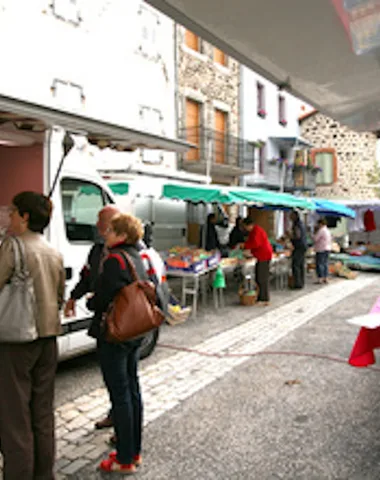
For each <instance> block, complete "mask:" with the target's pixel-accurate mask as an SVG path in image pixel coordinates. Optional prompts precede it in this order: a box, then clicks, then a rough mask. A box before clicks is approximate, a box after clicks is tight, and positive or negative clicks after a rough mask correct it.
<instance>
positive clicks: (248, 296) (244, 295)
mask: <svg viewBox="0 0 380 480" xmlns="http://www.w3.org/2000/svg"><path fill="white" fill-rule="evenodd" d="M258 295H259V287H258V286H257V285H256V288H255V290H254V293H251V292H247V291H245V290H244V287H243V286H241V287H240V288H239V298H240V305H244V306H246V307H251V306H252V305H254V304H255V303H256V302H257V297H258Z"/></svg>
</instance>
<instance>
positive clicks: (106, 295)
mask: <svg viewBox="0 0 380 480" xmlns="http://www.w3.org/2000/svg"><path fill="white" fill-rule="evenodd" d="M120 250H123V251H125V252H127V253H128V254H129V256H130V257H131V259H132V261H133V263H134V265H135V268H136V271H137V275H138V276H139V278H140V279H141V280H148V276H147V274H146V271H145V268H144V264H143V263H142V260H141V257H140V254H139V251H138V249H137V248H136V247H135V246H132V245H126V244H125V243H122V244H119V245H115V246H114V247H113V248H111V249H109V252H108V257H107V259H106V260H105V262H104V264H103V269H102V272H101V274H100V275H99V278H98V281H97V282H96V286H95V295H94V296H93V297H92V298H91V299H90V301H88V302H87V306H88V308H89V309H90V310H94V312H95V315H94V318H93V320H92V324H91V326H90V329H89V332H88V333H89V335H90V336H91V337H94V338H98V339H99V338H103V333H104V332H103V331H102V317H103V314H104V312H106V311H107V310H108V307H109V306H110V304H111V303H112V301H113V299H114V298H115V296H116V295H117V293H118V292H119V291H120V290H121V289H122V288H123V287H124V286H126V285H129V284H130V283H132V282H133V278H132V273H131V271H130V269H129V267H128V266H127V265H126V264H125V261H124V258H123V257H122V255H121V254H120V253H119V252H120Z"/></svg>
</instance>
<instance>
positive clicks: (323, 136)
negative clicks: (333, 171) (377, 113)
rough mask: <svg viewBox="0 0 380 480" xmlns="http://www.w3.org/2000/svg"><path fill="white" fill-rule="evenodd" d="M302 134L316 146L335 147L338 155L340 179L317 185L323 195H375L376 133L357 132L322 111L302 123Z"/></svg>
mask: <svg viewBox="0 0 380 480" xmlns="http://www.w3.org/2000/svg"><path fill="white" fill-rule="evenodd" d="M300 127H301V136H302V137H303V138H305V139H306V140H308V141H309V142H310V143H312V144H313V146H314V147H315V148H334V149H335V152H336V156H337V182H336V183H334V184H332V185H328V186H319V187H318V186H317V190H316V194H317V196H321V197H332V198H351V199H367V198H374V197H376V192H375V189H374V187H373V185H371V184H370V183H369V178H368V174H369V173H371V172H373V170H374V168H375V165H376V141H377V138H376V135H375V134H373V133H370V132H361V133H359V132H355V131H353V130H350V129H349V128H347V127H345V126H343V125H341V124H340V123H339V122H336V121H335V120H333V119H331V118H329V117H326V116H325V115H322V114H321V113H319V112H316V113H314V114H311V115H309V116H308V117H306V118H304V119H303V120H301V122H300Z"/></svg>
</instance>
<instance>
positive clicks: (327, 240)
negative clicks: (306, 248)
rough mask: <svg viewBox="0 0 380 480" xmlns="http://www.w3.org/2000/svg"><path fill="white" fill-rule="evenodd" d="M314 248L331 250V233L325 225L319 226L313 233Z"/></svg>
mask: <svg viewBox="0 0 380 480" xmlns="http://www.w3.org/2000/svg"><path fill="white" fill-rule="evenodd" d="M314 250H315V251H316V252H329V251H330V250H331V233H330V231H329V229H328V228H327V227H326V225H325V226H323V227H321V228H320V229H319V230H318V232H317V233H316V234H315V235H314Z"/></svg>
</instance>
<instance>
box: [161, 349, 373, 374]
mask: <svg viewBox="0 0 380 480" xmlns="http://www.w3.org/2000/svg"><path fill="white" fill-rule="evenodd" d="M157 347H161V348H166V349H167V350H176V351H179V352H188V353H195V354H196V355H200V356H203V357H215V358H226V357H257V356H259V355H291V356H296V357H309V358H318V359H322V360H329V361H331V362H337V363H344V364H346V365H348V362H347V360H346V359H345V358H339V357H333V356H331V355H325V354H323V353H308V352H297V351H292V350H287V351H281V350H278V351H274V350H263V351H261V352H252V353H233V352H231V353H210V352H202V351H201V350H197V349H195V348H190V347H178V346H176V345H170V344H167V343H157ZM366 368H367V369H368V370H372V371H374V372H380V368H378V367H371V366H369V367H366Z"/></svg>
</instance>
